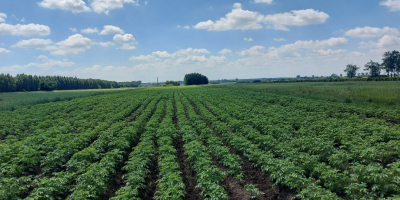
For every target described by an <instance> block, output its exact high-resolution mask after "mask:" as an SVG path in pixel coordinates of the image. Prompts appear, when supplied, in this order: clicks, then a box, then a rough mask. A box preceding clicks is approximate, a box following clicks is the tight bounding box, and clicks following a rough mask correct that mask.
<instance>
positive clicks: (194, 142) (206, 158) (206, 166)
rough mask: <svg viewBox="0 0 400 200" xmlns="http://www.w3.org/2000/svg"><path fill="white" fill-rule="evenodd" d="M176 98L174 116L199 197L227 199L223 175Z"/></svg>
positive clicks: (178, 97)
mask: <svg viewBox="0 0 400 200" xmlns="http://www.w3.org/2000/svg"><path fill="white" fill-rule="evenodd" d="M175 98H176V101H175V102H176V109H177V110H176V115H177V118H178V127H179V129H180V134H182V140H183V141H184V143H185V144H184V149H185V154H186V155H187V156H188V158H187V160H188V161H189V163H190V166H191V169H192V170H193V171H194V172H195V177H196V179H197V182H198V185H197V186H196V187H200V188H201V196H202V197H203V198H204V199H228V196H227V193H226V191H225V189H224V188H223V186H222V181H223V179H224V176H225V174H224V173H223V172H222V171H221V170H220V169H219V168H218V167H216V166H215V165H213V163H212V161H211V158H210V155H209V154H208V149H207V147H205V146H204V145H203V144H202V142H200V138H199V136H198V135H197V134H196V131H195V130H193V128H192V127H191V123H190V121H189V120H188V119H187V117H186V114H185V110H184V107H183V105H182V103H181V98H180V96H179V95H177V96H175Z"/></svg>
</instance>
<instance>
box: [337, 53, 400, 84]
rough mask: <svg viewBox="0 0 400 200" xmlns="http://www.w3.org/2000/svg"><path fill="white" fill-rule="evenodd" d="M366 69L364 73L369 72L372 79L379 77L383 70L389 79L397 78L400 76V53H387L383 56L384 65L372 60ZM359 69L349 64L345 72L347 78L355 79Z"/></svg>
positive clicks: (366, 65)
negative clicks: (390, 77)
mask: <svg viewBox="0 0 400 200" xmlns="http://www.w3.org/2000/svg"><path fill="white" fill-rule="evenodd" d="M364 67H365V68H364V71H369V74H370V77H379V76H380V75H381V70H385V72H386V73H387V76H388V77H389V76H392V77H393V76H396V75H397V74H400V53H399V52H398V51H396V50H393V51H387V52H385V53H384V54H383V55H382V63H378V62H374V61H372V60H371V61H369V62H368V63H367V64H365V65H364ZM359 69H360V67H357V65H353V64H348V65H347V66H346V69H345V70H344V72H346V73H347V77H349V78H353V77H355V76H356V73H357V70H359Z"/></svg>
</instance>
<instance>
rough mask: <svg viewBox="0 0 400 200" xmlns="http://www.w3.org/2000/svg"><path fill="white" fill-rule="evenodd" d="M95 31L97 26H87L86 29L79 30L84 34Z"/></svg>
mask: <svg viewBox="0 0 400 200" xmlns="http://www.w3.org/2000/svg"><path fill="white" fill-rule="evenodd" d="M97 32H99V30H97V28H87V29H82V30H81V33H86V34H90V33H97Z"/></svg>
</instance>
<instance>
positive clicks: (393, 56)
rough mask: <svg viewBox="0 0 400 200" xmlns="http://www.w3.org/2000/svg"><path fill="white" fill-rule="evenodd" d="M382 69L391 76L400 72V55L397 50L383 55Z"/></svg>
mask: <svg viewBox="0 0 400 200" xmlns="http://www.w3.org/2000/svg"><path fill="white" fill-rule="evenodd" d="M382 61H383V63H382V68H383V69H384V70H385V71H386V73H387V75H388V76H389V75H390V73H392V76H393V75H395V74H394V72H400V53H399V52H398V51H396V50H393V51H387V52H385V53H384V54H383V58H382Z"/></svg>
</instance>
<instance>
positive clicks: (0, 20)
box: [0, 13, 7, 22]
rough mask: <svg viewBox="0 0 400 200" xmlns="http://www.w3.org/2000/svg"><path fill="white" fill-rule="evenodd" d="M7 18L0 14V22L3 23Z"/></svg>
mask: <svg viewBox="0 0 400 200" xmlns="http://www.w3.org/2000/svg"><path fill="white" fill-rule="evenodd" d="M6 18H7V15H6V14H4V13H0V22H5V21H6Z"/></svg>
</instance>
